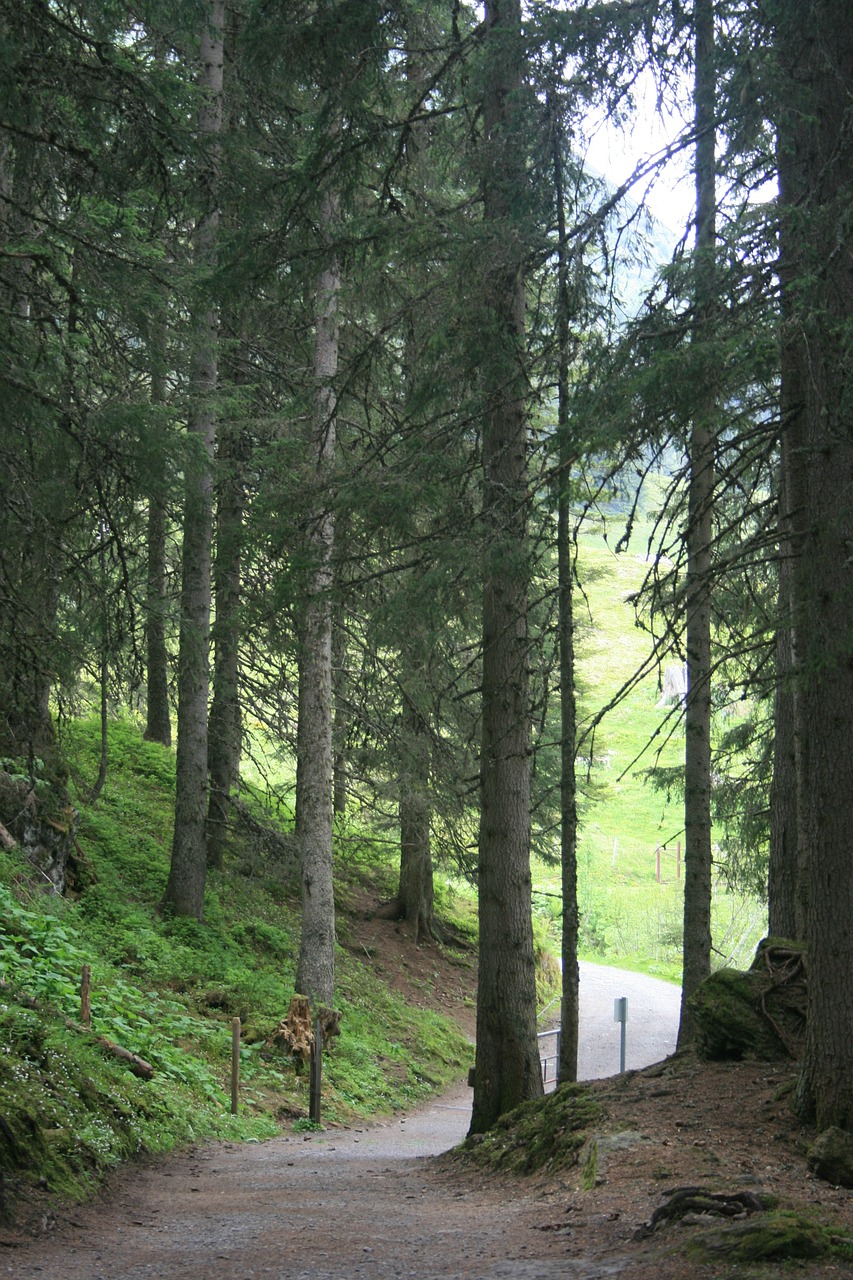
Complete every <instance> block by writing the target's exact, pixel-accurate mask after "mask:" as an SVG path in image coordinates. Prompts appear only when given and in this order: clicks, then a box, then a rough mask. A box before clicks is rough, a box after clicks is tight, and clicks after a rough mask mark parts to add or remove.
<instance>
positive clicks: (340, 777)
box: [332, 606, 350, 815]
mask: <svg viewBox="0 0 853 1280" xmlns="http://www.w3.org/2000/svg"><path fill="white" fill-rule="evenodd" d="M348 656H349V654H348V649H347V633H346V631H345V630H344V627H343V623H342V620H341V608H340V606H338V608H337V609H335V610H334V611H333V614H332V702H333V705H334V710H333V712H332V794H333V804H332V807H333V809H334V811H335V813H336V814H339V815H343V814H345V813H346V811H347V801H348V799H349V765H348V762H347V735H348V732H349V697H350V694H349V672H348V666H347V663H348Z"/></svg>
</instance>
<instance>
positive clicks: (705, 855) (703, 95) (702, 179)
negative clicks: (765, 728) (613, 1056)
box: [678, 0, 717, 1048]
mask: <svg viewBox="0 0 853 1280" xmlns="http://www.w3.org/2000/svg"><path fill="white" fill-rule="evenodd" d="M693 20H694V34H695V49H696V53H695V68H696V71H695V75H696V86H695V112H696V114H695V120H696V132H697V141H696V158H695V172H696V270H695V277H694V279H695V286H694V287H695V293H694V300H695V301H694V305H695V309H696V325H697V330H698V329H699V328H700V327H701V326H703V325H709V326H710V325H713V316H714V311H715V309H716V306H717V296H716V267H715V260H714V255H715V251H716V211H717V198H716V181H715V172H716V159H715V143H716V127H715V119H716V109H715V102H714V98H715V89H716V73H715V65H714V43H715V41H714V3H713V0H695V3H694V6H693ZM697 341H699V342H701V341H702V335H701V333H700V332H697ZM715 417H716V397H715V392H714V386H713V372H712V371H711V370H708V372H707V374H706V384H705V386H704V387H703V388H702V393H701V396H700V398H699V405H698V408H697V412H696V416H695V418H694V422H693V427H692V430H691V436H690V482H689V496H688V524H687V590H686V612H687V620H686V626H687V673H688V688H687V702H686V706H685V712H684V727H685V749H684V841H685V856H684V943H683V954H684V972H683V979H682V986H681V1020H680V1023H679V1028H678V1047H679V1048H683V1047H684V1046H685V1045H686V1044H688V1043H689V1042H690V1040H691V1039H692V1035H693V1020H692V1015H691V1013H690V1008H689V1005H688V1001H689V998H690V996H691V995H692V994H693V992H694V991H695V990H696V988H697V987H698V986H699V984H700V982H702V981H703V980H704V979H705V978H706V977H707V976H708V974H709V973H710V972H711V544H712V539H713V520H712V517H713V502H714V439H715V432H714V422H715Z"/></svg>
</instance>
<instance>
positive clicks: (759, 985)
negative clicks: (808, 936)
mask: <svg viewBox="0 0 853 1280" xmlns="http://www.w3.org/2000/svg"><path fill="white" fill-rule="evenodd" d="M805 1006H806V986H805V965H804V951H803V947H802V946H801V945H799V944H797V943H792V942H787V941H786V940H784V939H779V938H765V939H764V940H763V941H762V942H761V943H759V946H758V950H757V951H756V954H755V959H754V960H753V962H752V965H751V967H750V969H749V970H748V971H747V972H745V973H744V972H741V971H740V970H738V969H720V970H718V972H717V973H713V974H711V976H710V978H707V979H706V980H705V981H704V982H703V983H702V984H701V986H699V988H698V989H697V990H696V991H695V992H694V993H693V995H692V996H691V997H690V1008H691V1010H692V1011H693V1014H694V1016H695V1019H696V1048H697V1051H698V1053H699V1055H700V1056H701V1057H703V1058H707V1059H711V1060H735V1061H737V1060H740V1059H741V1058H758V1059H761V1060H762V1061H765V1062H774V1061H780V1060H784V1059H786V1058H794V1059H796V1058H798V1057H799V1056H800V1054H801V1051H802V1044H803V1035H804V1030H805Z"/></svg>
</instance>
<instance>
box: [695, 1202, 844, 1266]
mask: <svg viewBox="0 0 853 1280" xmlns="http://www.w3.org/2000/svg"><path fill="white" fill-rule="evenodd" d="M829 1247H830V1246H829V1240H828V1238H827V1236H826V1235H825V1233H824V1231H823V1230H822V1228H821V1227H819V1226H818V1224H817V1223H815V1222H810V1221H809V1220H808V1219H807V1218H801V1217H799V1216H798V1215H797V1214H794V1213H768V1214H764V1215H763V1216H760V1217H755V1218H747V1219H746V1220H745V1221H743V1222H735V1223H732V1225H731V1226H726V1227H717V1228H715V1229H714V1230H711V1231H705V1232H703V1233H702V1234H701V1235H699V1236H697V1237H696V1238H695V1239H694V1240H692V1241H691V1242H690V1244H689V1246H688V1253H689V1254H690V1255H691V1256H692V1257H694V1258H707V1259H718V1258H725V1259H726V1260H727V1261H729V1262H764V1261H769V1260H772V1259H780V1260H781V1259H783V1258H820V1257H822V1256H823V1254H825V1253H826V1252H827V1251H828V1249H829Z"/></svg>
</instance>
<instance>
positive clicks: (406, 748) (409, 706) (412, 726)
mask: <svg viewBox="0 0 853 1280" xmlns="http://www.w3.org/2000/svg"><path fill="white" fill-rule="evenodd" d="M419 683H420V680H419V673H418V672H417V671H416V670H415V671H413V670H412V669H411V668H409V669H408V670H406V669H404V670H402V671H401V685H402V687H403V690H404V692H403V710H402V732H401V735H400V761H401V769H400V885H399V889H398V892H397V914H398V916H399V918H400V919H402V920H407V921H409V922H410V923H411V925H412V926H413V928H414V931H415V941H416V942H422V941H424V940H426V939H428V938H431V937H432V930H433V907H434V900H435V893H434V887H433V870H432V851H431V847H430V817H431V812H432V806H431V802H430V791H429V786H430V776H429V775H430V754H431V744H430V738H429V729H428V726H427V724H426V723H425V721H424V718H423V716H422V714H421V712H420V711H419V709H418V707H417V705H416V702H415V699H416V697H417V691H418V687H419ZM407 691H408V692H407Z"/></svg>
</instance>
